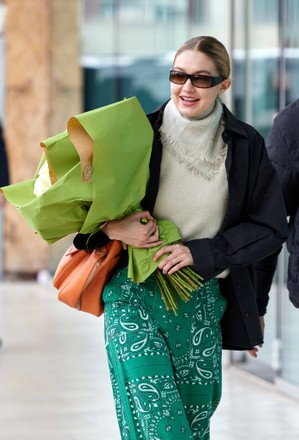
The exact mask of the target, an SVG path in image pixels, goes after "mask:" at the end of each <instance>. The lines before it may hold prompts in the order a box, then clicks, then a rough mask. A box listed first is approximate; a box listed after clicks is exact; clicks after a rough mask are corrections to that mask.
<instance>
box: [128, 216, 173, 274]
mask: <svg viewBox="0 0 299 440" xmlns="http://www.w3.org/2000/svg"><path fill="white" fill-rule="evenodd" d="M157 225H158V228H159V238H160V239H161V240H163V244H162V245H160V246H155V247H153V248H150V249H147V248H136V247H134V246H130V245H129V246H128V255H129V264H128V277H129V278H131V280H132V281H133V282H134V283H141V282H143V281H144V280H146V279H147V278H148V277H149V276H150V275H151V274H152V273H154V271H155V270H156V269H157V267H158V264H159V262H160V261H154V260H153V258H154V255H155V253H156V252H157V251H158V250H159V249H161V247H163V246H165V245H170V244H173V243H176V242H178V241H180V239H181V236H180V233H179V231H178V229H177V227H176V225H175V224H174V223H172V222H170V221H168V220H158V221H157Z"/></svg>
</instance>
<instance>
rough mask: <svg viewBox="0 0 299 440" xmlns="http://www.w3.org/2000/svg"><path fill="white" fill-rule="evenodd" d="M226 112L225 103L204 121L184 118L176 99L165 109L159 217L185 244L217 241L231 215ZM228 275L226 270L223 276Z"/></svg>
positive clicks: (215, 107)
mask: <svg viewBox="0 0 299 440" xmlns="http://www.w3.org/2000/svg"><path fill="white" fill-rule="evenodd" d="M222 111H223V107H222V104H221V102H220V100H217V101H216V103H215V105H214V106H213V108H211V109H210V111H208V112H207V113H206V115H204V117H202V118H201V119H192V120H191V119H188V118H185V117H184V116H182V115H181V114H180V113H179V111H178V110H177V108H176V106H175V104H174V102H173V101H172V100H170V101H169V103H168V104H167V105H166V107H165V110H164V114H163V123H162V126H161V128H160V132H161V140H162V144H163V155H162V162H161V173H160V185H159V191H158V195H157V199H156V203H155V207H154V216H155V217H156V218H157V219H163V220H171V221H172V222H174V223H175V224H176V226H177V227H178V229H179V231H180V234H181V237H182V240H183V241H188V240H192V239H197V238H212V237H214V236H215V235H216V234H217V232H218V231H219V229H220V227H221V225H222V222H223V220H224V217H225V214H226V210H227V203H228V183H227V175H226V169H225V159H226V155H227V145H226V144H225V143H224V142H223V140H222V136H221V135H222V132H223V128H224V124H223V120H222ZM203 258H204V256H203ZM226 275H227V271H225V273H222V274H221V275H220V276H221V277H224V276H226Z"/></svg>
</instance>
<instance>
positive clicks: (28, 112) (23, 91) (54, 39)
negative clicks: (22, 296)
mask: <svg viewBox="0 0 299 440" xmlns="http://www.w3.org/2000/svg"><path fill="white" fill-rule="evenodd" d="M6 4H7V17H6V30H5V41H6V49H5V51H6V91H5V135H6V143H7V150H8V158H9V166H10V176H11V181H12V182H11V183H15V182H19V181H22V180H27V179H31V178H32V177H33V175H34V172H35V170H36V167H37V165H38V163H39V159H40V157H41V154H42V150H41V149H40V147H39V143H40V141H41V140H43V139H46V138H47V137H49V136H52V135H53V134H56V133H58V132H60V131H63V130H64V129H65V128H66V123H67V120H68V119H69V117H70V116H72V115H74V114H77V113H80V112H81V111H82V107H81V69H80V62H79V57H80V45H79V14H78V12H79V8H78V0H67V1H61V0H26V1H20V0H6ZM5 210H6V212H5V269H6V271H8V272H10V273H17V274H22V273H24V274H26V273H27V274H34V273H36V272H37V271H38V270H40V269H43V268H47V267H49V264H50V265H51V260H53V256H54V257H55V249H56V247H55V246H56V245H55V244H54V245H51V246H49V245H48V244H47V243H46V242H44V241H43V240H42V239H41V238H40V237H39V236H37V235H36V234H35V233H34V232H33V231H32V230H31V228H29V226H27V224H26V223H25V221H24V220H23V219H22V217H20V215H19V214H18V212H17V211H16V209H15V208H14V207H12V206H6V208H5ZM64 247H65V246H64ZM64 247H63V249H64ZM58 249H59V250H58V251H57V252H58V253H59V256H60V254H61V252H62V250H60V248H59V245H58ZM49 256H50V261H49ZM59 256H57V258H58V257H59ZM54 259H55V258H54Z"/></svg>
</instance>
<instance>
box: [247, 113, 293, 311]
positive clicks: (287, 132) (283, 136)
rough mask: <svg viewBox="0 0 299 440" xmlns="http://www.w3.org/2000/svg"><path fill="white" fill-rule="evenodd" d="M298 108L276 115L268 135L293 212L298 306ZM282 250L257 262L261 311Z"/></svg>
mask: <svg viewBox="0 0 299 440" xmlns="http://www.w3.org/2000/svg"><path fill="white" fill-rule="evenodd" d="M296 109H297V106H296V107H294V106H291V107H288V108H287V109H285V111H283V112H282V113H281V114H279V115H278V116H277V117H276V118H275V119H274V122H273V125H272V128H271V130H270V133H269V136H268V139H267V150H268V154H269V157H270V160H271V162H272V164H273V166H274V168H275V169H276V172H277V175H278V180H279V183H280V186H281V189H282V193H283V198H284V202H285V206H286V211H287V215H289V216H290V224H289V230H288V241H287V245H288V250H289V252H290V255H289V264H288V281H287V287H288V290H289V296H290V300H291V301H292V303H293V304H294V306H295V307H299V279H298V277H299V212H298V206H299V191H298V188H299V174H298V171H297V170H296V165H298V161H296V157H295V156H294V154H296V152H297V151H299V149H298V142H299V135H298V129H297V125H296V124H297V117H296V113H298V110H296ZM294 112H296V113H294ZM294 124H295V125H294ZM294 147H295V148H294ZM278 253H279V251H278V252H276V253H274V254H273V255H271V256H269V257H267V258H265V259H264V260H262V261H259V262H258V263H256V265H255V272H256V289H257V301H258V305H259V311H260V314H265V313H266V306H267V302H268V298H269V292H270V288H271V284H272V280H273V277H274V274H275V270H276V266H277V256H278Z"/></svg>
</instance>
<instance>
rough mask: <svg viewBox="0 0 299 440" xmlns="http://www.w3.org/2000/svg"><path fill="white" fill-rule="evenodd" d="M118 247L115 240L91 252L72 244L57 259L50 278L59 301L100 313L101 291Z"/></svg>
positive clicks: (109, 274) (83, 310)
mask: <svg viewBox="0 0 299 440" xmlns="http://www.w3.org/2000/svg"><path fill="white" fill-rule="evenodd" d="M122 249H123V247H122V243H121V242H120V241H118V240H112V241H110V242H109V243H108V244H107V245H106V246H103V247H101V248H100V249H96V250H94V251H91V252H87V251H84V250H79V249H77V248H75V246H73V245H72V246H71V247H70V248H69V249H68V250H67V251H66V253H65V254H64V256H63V257H62V259H61V260H60V262H59V264H58V267H57V269H56V272H55V275H54V278H53V286H54V287H55V288H56V289H57V290H58V299H59V301H62V302H64V303H65V304H67V305H69V306H70V307H74V308H76V309H78V310H81V311H82V312H87V313H91V314H92V315H95V316H100V315H101V314H102V313H103V311H104V307H103V303H102V293H103V290H104V287H105V285H106V283H107V282H108V281H109V278H110V276H111V272H112V270H113V268H114V267H115V266H116V264H117V262H118V261H119V259H120V256H121V252H122Z"/></svg>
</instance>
